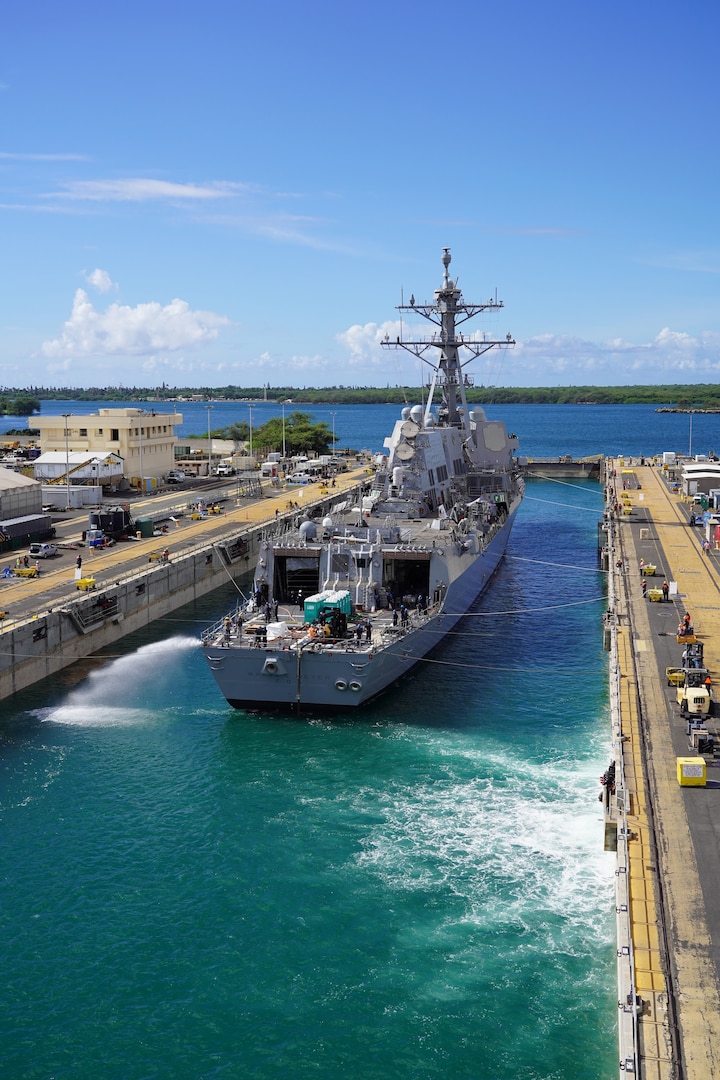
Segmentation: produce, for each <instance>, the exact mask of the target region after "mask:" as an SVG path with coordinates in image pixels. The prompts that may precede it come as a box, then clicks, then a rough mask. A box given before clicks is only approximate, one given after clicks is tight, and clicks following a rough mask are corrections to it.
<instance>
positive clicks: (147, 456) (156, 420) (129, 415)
mask: <svg viewBox="0 0 720 1080" xmlns="http://www.w3.org/2000/svg"><path fill="white" fill-rule="evenodd" d="M182 422H183V418H182V414H181V413H176V412H172V413H159V412H156V411H155V410H154V409H152V410H150V411H148V410H147V409H135V408H129V407H126V408H121V409H99V410H98V411H97V412H96V413H90V414H88V415H84V416H83V415H79V414H78V415H75V414H73V413H68V414H67V415H62V416H37V417H33V420H32V425H33V427H34V428H37V429H38V430H39V432H40V449H41V451H42V454H43V456H44V455H45V454H47V453H49V452H51V451H55V452H57V453H59V454H61V455H62V456H63V459H64V458H65V456H66V455H68V454H69V453H70V452H71V451H72V452H73V453H76V452H77V453H85V454H86V455H94V456H99V457H102V458H105V457H108V456H110V455H114V456H115V457H117V458H118V459H120V460H121V461H122V462H123V470H124V471H123V475H124V476H125V478H126V479H127V480H129V481H130V482H131V483H132V484H133V485H134V486H136V487H143V488H144V487H145V486H146V483H145V481H146V478H150V477H155V478H157V479H160V478H161V477H163V476H164V475H165V474H166V473H167V472H169V470H170V469H172V468H173V467H174V465H175V444H176V442H177V437H176V435H175V428H176V427H177V426H178V425H180V424H182Z"/></svg>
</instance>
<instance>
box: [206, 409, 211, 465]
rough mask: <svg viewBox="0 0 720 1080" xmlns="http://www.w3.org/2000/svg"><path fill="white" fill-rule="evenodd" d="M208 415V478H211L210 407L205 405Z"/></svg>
mask: <svg viewBox="0 0 720 1080" xmlns="http://www.w3.org/2000/svg"><path fill="white" fill-rule="evenodd" d="M205 408H206V409H207V414H208V476H212V439H211V438H210V410H211V409H212V405H206V406H205Z"/></svg>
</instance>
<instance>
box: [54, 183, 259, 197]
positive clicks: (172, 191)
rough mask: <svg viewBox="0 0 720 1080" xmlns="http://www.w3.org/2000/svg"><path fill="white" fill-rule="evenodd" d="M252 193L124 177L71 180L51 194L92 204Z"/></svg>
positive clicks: (227, 186)
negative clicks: (88, 201)
mask: <svg viewBox="0 0 720 1080" xmlns="http://www.w3.org/2000/svg"><path fill="white" fill-rule="evenodd" d="M251 190H254V189H253V187H252V185H250V184H235V183H231V182H230V181H226V180H214V181H211V182H210V183H209V184H176V183H173V182H171V181H169V180H152V179H149V178H146V177H135V178H132V177H128V178H127V179H125V180H73V181H72V182H70V183H68V184H67V185H66V186H65V190H64V191H60V192H53V195H54V196H55V197H59V198H62V199H85V200H91V201H93V202H148V201H150V200H157V199H171V200H176V201H177V200H178V199H181V200H192V201H198V200H200V201H204V200H207V199H226V198H228V197H230V196H234V195H241V194H244V193H245V192H248V191H251Z"/></svg>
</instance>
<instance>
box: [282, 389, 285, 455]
mask: <svg viewBox="0 0 720 1080" xmlns="http://www.w3.org/2000/svg"><path fill="white" fill-rule="evenodd" d="M282 412H283V461H284V460H285V402H284V401H283V403H282Z"/></svg>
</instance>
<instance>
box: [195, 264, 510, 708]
mask: <svg viewBox="0 0 720 1080" xmlns="http://www.w3.org/2000/svg"><path fill="white" fill-rule="evenodd" d="M442 262H443V267H444V274H443V282H442V285H441V287H440V288H439V289H436V290H435V293H434V300H433V301H432V302H430V303H416V301H415V298H414V296H412V297H411V298H410V302H409V304H405V303H401V304H400V305H399V307H398V310H400V311H402V312H409V313H411V317H412V319H413V322H417V323H418V324H419V322H420V318H423V319H425V320H427V321H428V322H429V323H431V324H433V327H434V329H433V331H432V333H431V334H430V336H429V337H426V338H417V339H415V340H410V339H404V338H403V336H402V334H401V335H400V336H398V337H397V338H396V340H395V341H391V340H390V338H389V337H386V339H385V341H384V342H383V343H382V344H383V345H384V346H385V347H386V348H390V349H392V348H395V349H397V348H402V349H406V350H407V351H409V352H411V353H412V354H414V355H415V356H416V357H418V358H419V359H420V360H422V361H423V362H425V363H426V364H428V366H429V367H430V369H431V372H432V374H431V377H430V378H429V380H428V383H427V388H426V389H427V394H426V395H425V393H423V397H425V400H424V402H423V403H422V404H416V405H414V406H406V407H405V408H403V409H402V413H401V415H400V417H399V418H398V420H397V421H396V423H395V426H394V429H393V431H392V434H391V435H390V436H389V437H388V438H387V439H386V440H385V444H384V445H385V451H386V452H385V453H384V454H382V455H378V458H377V459H376V463H375V464H376V468H375V472H374V476H373V478H372V480H371V481H370V482H369V484H368V486H367V489H366V492H365V494H363V495H362V496H361V498H360V499H359V500H358V502H357V503H356V504H355V505H350V504H348V502H347V501H343V500H342V499H339V500H338V502H337V503H336V504H334V505H332V506H331V509H330V512H329V513H327V514H325V516H322V517H320V518H319V519H314V518H313V517H312V515H311V513H306V514H304V515H303V516H302V517H301V518H297V519H296V520H295V521H294V522H293V523H292V524H288V525H284V524H282V523H275V524H274V525H273V526H272V527H271V528H270V529H268V531H267V533H266V535H264V536H263V537H262V538H261V541H260V546H259V552H258V559H257V564H256V569H255V578H254V592H253V596H252V598H250V600H249V601H248V602H247V603H242V604H239V605H238V606H237V607H236V608H235V609H234V610H232V611H230V612H228V614H227V615H225V616H224V617H223V618H222V619H221V620H220V621H219V622H217V623H216V624H215V625H213V626H211V627H209V628H208V629H207V630H206V631H205V632H204V633H203V635H202V647H203V650H204V653H205V656H206V658H207V661H208V664H209V666H210V670H211V671H212V674H213V676H214V677H215V680H216V681H217V684H218V686H219V688H220V690H221V692H222V693H223V695H224V696H225V698H226V700H227V701H228V702H229V703H230V705H232V706H234V707H235V708H237V709H263V710H265V709H276V710H277V709H280V710H283V711H293V710H300V709H306V708H310V709H314V708H317V709H338V710H352V709H355V708H357V707H358V706H361V705H364V704H365V703H366V702H368V701H370V700H371V699H372V698H375V697H376V696H377V695H378V694H380V693H382V692H383V691H384V690H387V689H388V687H390V686H392V685H393V684H394V683H396V682H397V681H398V680H399V679H401V678H402V677H403V676H405V675H406V674H407V673H408V672H409V671H410V670H411V668H412V667H413V666H414V665H415V664H417V663H418V662H419V661H421V660H422V659H423V657H425V656H427V655H428V653H429V652H430V651H431V650H432V649H434V648H435V647H436V646H437V645H438V644H439V642H440V641H441V640H442V638H443V637H444V635H445V634H447V633H448V632H449V631H450V630H451V629H452V628H453V627H454V626H455V625H456V624H457V623H458V622H459V620H460V619H462V617H463V615H465V614H466V613H467V612H468V610H469V609H470V607H471V606H472V605H473V604H474V603H475V601H476V600H477V598H478V597H479V596H480V594H481V593H482V592H483V590H484V589H485V588H486V587H487V585H488V583H489V581H490V579H491V578H492V576H493V574H494V572H495V570H496V569H497V567H498V564H499V563H500V561H501V559H502V557H503V554H504V552H505V549H506V546H507V542H508V539H509V536H510V530H511V528H512V524H513V520H514V517H515V514H516V512H517V509H518V507H519V506H520V503H521V501H522V497H523V491H524V486H523V480H522V477H521V475H520V468H519V466H518V463H517V461H516V458H515V452H516V450H517V447H518V440H517V437H516V436H515V435H511V434H508V432H507V430H506V427H505V425H504V423H502V422H501V421H498V420H488V419H487V417H486V415H485V412H484V410H483V409H482V408H480V407H479V406H468V402H467V397H466V388H467V387H468V386H470V385H472V377H471V376H470V375H469V374H467V373H465V371H464V368H465V367H466V365H467V364H468V363H470V361H471V360H473V359H475V358H477V357H479V356H481V355H482V354H483V353H485V352H487V351H488V350H490V349H507V348H510V347H512V346H513V345H514V344H515V342H514V340H513V338H512V335H511V334H507V336H506V337H505V338H502V339H501V340H492V339H491V338H488V337H487V336H486V335H485V334H478V335H469V336H466V335H465V334H463V333H461V332H460V329H459V328H460V327H461V326H462V325H463V324H464V323H465V322H466V321H467V320H469V319H471V318H474V317H475V316H477V315H481V314H483V313H496V312H497V311H498V310H499V309H502V307H503V303H502V301H498V300H497V299H495V300H493V299H490V300H488V301H487V302H485V303H468V302H466V301H465V300H464V299H463V296H462V293H461V291H460V289H459V288H458V283H457V279H455V280H453V279H452V278H451V277H450V273H449V267H450V250H449V248H445V249H444V251H443V256H442Z"/></svg>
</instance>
